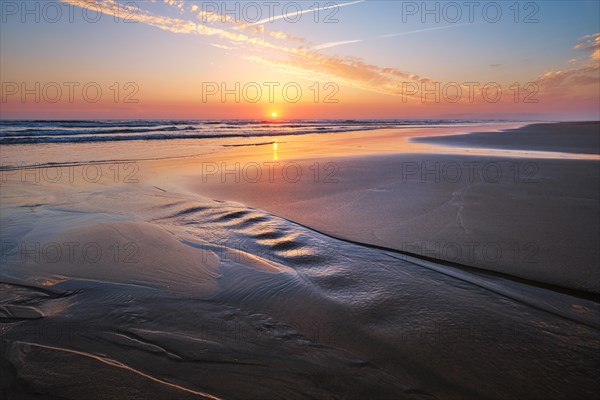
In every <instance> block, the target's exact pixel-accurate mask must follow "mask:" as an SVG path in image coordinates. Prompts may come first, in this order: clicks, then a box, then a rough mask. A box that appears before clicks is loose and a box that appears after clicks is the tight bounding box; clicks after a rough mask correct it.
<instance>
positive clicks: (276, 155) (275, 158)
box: [273, 139, 279, 161]
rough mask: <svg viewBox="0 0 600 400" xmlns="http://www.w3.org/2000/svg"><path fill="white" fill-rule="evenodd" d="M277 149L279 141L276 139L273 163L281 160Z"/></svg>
mask: <svg viewBox="0 0 600 400" xmlns="http://www.w3.org/2000/svg"><path fill="white" fill-rule="evenodd" d="M277 147H278V143H277V139H275V141H274V142H273V161H278V160H279V155H278V154H277Z"/></svg>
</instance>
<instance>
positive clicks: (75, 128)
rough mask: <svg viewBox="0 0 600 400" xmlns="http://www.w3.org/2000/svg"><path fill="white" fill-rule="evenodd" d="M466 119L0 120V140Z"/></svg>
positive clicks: (194, 135) (151, 136)
mask: <svg viewBox="0 0 600 400" xmlns="http://www.w3.org/2000/svg"><path fill="white" fill-rule="evenodd" d="M473 123H477V121H466V120H460V121H459V120H448V121H441V120H282V121H265V120H223V121H217V120H203V121H198V120H153V121H120V120H114V121H113V120H111V121H96V120H89V121H78V120H73V121H66V120H61V121H46V120H34V121H9V120H3V121H0V144H4V145H11V144H37V143H91V142H110V141H135V140H172V139H209V138H210V139H213V138H225V137H261V136H281V135H305V134H313V133H337V132H349V131H363V130H374V129H383V128H405V127H407V126H434V125H440V124H448V125H456V124H473Z"/></svg>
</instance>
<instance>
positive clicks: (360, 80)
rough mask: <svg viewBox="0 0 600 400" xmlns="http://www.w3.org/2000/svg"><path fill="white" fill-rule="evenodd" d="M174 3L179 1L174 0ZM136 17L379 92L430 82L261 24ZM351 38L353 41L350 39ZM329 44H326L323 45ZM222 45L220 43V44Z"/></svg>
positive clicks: (111, 2) (108, 8)
mask: <svg viewBox="0 0 600 400" xmlns="http://www.w3.org/2000/svg"><path fill="white" fill-rule="evenodd" d="M63 2H65V3H68V4H73V5H76V6H80V7H85V6H86V4H89V0H63ZM360 2H362V0H361V1H355V2H351V3H344V4H340V6H343V5H350V4H357V3H360ZM94 4H95V6H96V7H101V10H102V12H104V13H105V14H108V15H118V14H117V13H122V12H123V9H122V8H120V9H119V7H123V6H122V5H119V3H117V2H116V1H115V0H97V1H95V2H94ZM174 4H177V3H176V2H174ZM135 11H136V12H135V13H133V17H132V19H133V20H136V21H138V22H140V23H144V24H147V25H150V26H154V27H157V28H159V29H163V30H166V31H169V32H173V33H186V34H195V35H200V36H210V37H218V38H220V39H223V40H225V41H227V42H229V43H228V44H227V45H224V44H217V43H212V45H213V46H214V45H220V46H227V47H229V46H228V45H232V44H237V45H245V46H247V47H248V49H249V50H260V49H268V50H272V51H273V52H275V53H278V54H280V55H283V56H287V58H288V59H287V60H277V59H274V58H271V59H269V58H266V57H257V56H246V58H247V59H252V60H254V61H258V62H261V63H264V64H270V65H273V66H279V67H286V69H288V70H291V71H296V72H302V73H305V74H306V73H307V72H310V73H311V74H313V75H314V74H318V75H320V76H323V77H327V79H330V80H333V81H336V82H338V81H343V82H348V83H351V84H352V85H354V86H357V87H361V88H364V89H366V90H371V91H375V92H378V93H387V94H393V95H398V94H401V81H400V79H404V80H409V81H415V82H428V81H430V80H429V79H427V78H422V77H420V76H418V75H416V74H410V73H407V72H404V71H400V70H397V69H394V68H381V67H378V66H376V65H372V64H368V63H366V62H365V61H363V60H361V59H359V58H356V57H334V56H328V55H324V54H321V53H319V52H318V51H317V50H315V49H309V48H306V47H304V46H299V47H288V46H284V45H276V44H273V43H271V42H268V41H266V40H264V39H263V38H262V37H257V36H252V35H253V34H259V33H261V32H264V30H263V28H262V27H260V26H255V27H253V29H252V30H250V31H249V32H247V33H248V34H244V33H241V32H239V31H237V32H232V31H229V30H225V29H220V28H216V27H214V26H209V25H205V24H198V23H196V22H194V21H189V20H184V19H181V18H172V17H167V16H159V15H153V14H151V13H150V12H148V11H146V10H135ZM269 36H270V37H274V38H275V39H279V38H284V39H285V38H287V36H286V34H285V33H283V32H281V33H278V32H272V34H269ZM347 42H349V41H347ZM341 44H342V43H340V42H336V43H335V44H332V43H326V44H324V45H320V46H317V47H320V48H328V47H333V46H334V45H341ZM323 46H325V47H323ZM216 47H218V46H216Z"/></svg>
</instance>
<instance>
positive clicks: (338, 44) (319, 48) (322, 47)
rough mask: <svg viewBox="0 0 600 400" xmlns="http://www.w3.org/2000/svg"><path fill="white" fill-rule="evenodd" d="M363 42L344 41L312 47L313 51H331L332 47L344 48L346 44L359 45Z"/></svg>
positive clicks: (358, 40)
mask: <svg viewBox="0 0 600 400" xmlns="http://www.w3.org/2000/svg"><path fill="white" fill-rule="evenodd" d="M359 42H362V40H360V39H357V40H342V41H339V42H329V43H323V44H320V45H318V46H313V47H311V48H312V49H313V50H323V49H330V48H332V47H337V46H343V45H345V44H352V43H359Z"/></svg>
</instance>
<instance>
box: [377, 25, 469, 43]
mask: <svg viewBox="0 0 600 400" xmlns="http://www.w3.org/2000/svg"><path fill="white" fill-rule="evenodd" d="M464 25H470V24H467V23H465V24H456V25H446V26H436V27H435V28H425V29H418V30H416V31H408V32H397V33H389V34H387V35H381V36H379V38H380V39H387V38H391V37H396V36H404V35H412V34H414V33H421V32H429V31H437V30H441V29H450V28H456V27H459V26H464Z"/></svg>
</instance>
